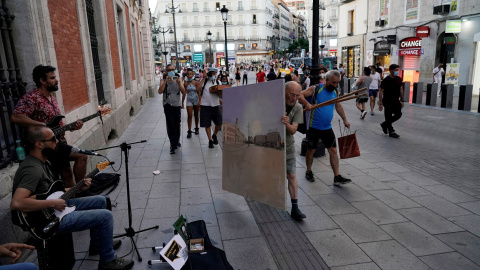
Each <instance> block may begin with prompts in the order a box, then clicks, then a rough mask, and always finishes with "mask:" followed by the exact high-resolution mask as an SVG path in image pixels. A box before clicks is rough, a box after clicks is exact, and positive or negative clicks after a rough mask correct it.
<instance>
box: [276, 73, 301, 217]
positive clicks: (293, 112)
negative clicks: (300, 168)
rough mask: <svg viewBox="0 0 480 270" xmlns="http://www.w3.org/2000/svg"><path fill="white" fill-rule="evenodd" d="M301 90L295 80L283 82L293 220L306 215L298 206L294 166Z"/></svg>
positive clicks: (299, 120)
mask: <svg viewBox="0 0 480 270" xmlns="http://www.w3.org/2000/svg"><path fill="white" fill-rule="evenodd" d="M301 92H302V87H301V86H300V84H298V83H296V82H287V83H285V108H286V112H285V115H284V116H282V118H281V120H282V123H283V124H284V125H285V128H286V130H287V132H286V134H287V136H286V138H285V145H286V151H287V153H286V154H287V155H286V158H287V180H288V192H289V193H290V198H291V201H292V212H291V216H292V218H293V219H295V220H302V219H304V218H305V217H306V216H305V214H304V213H302V211H300V209H299V208H298V196H297V194H298V183H297V176H296V174H295V173H296V167H295V163H296V160H295V139H294V138H293V135H295V132H297V127H298V124H302V123H303V109H302V106H301V105H300V104H299V103H298V102H297V100H298V98H299V97H300V93H301Z"/></svg>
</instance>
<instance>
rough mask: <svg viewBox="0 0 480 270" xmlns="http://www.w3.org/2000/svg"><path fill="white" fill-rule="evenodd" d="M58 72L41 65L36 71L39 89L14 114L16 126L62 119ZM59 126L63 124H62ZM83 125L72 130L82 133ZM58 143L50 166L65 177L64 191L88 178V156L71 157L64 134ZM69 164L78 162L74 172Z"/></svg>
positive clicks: (28, 96)
mask: <svg viewBox="0 0 480 270" xmlns="http://www.w3.org/2000/svg"><path fill="white" fill-rule="evenodd" d="M55 70H56V68H54V67H52V66H43V65H38V66H36V67H35V68H34V69H33V81H34V82H35V84H36V85H37V89H35V90H32V91H30V92H28V93H27V94H25V95H24V96H23V97H22V98H21V99H20V100H19V101H18V104H17V107H16V108H15V110H14V111H13V114H12V116H11V120H12V122H13V123H15V124H17V125H20V126H23V127H26V126H32V125H42V126H46V123H49V122H50V121H52V119H53V118H54V117H55V116H57V115H61V113H60V109H59V108H58V103H57V100H56V99H55V97H54V96H53V95H52V92H55V91H58V79H57V77H56V75H55ZM60 126H63V123H62V122H60ZM82 126H83V122H82V121H80V120H78V121H77V124H76V125H75V127H74V128H73V129H72V131H73V130H78V129H81V128H82ZM57 139H58V140H59V141H60V143H59V144H58V146H57V149H56V152H57V154H56V155H54V156H52V158H51V159H50V162H51V163H52V167H53V168H54V169H55V170H57V172H58V173H59V174H60V176H61V177H62V179H63V181H64V182H65V187H71V186H74V185H75V181H74V180H73V175H75V180H76V181H77V182H78V181H80V180H81V179H83V178H84V177H85V174H86V171H87V156H85V155H82V154H78V153H71V149H72V147H71V146H70V145H68V144H67V141H66V140H65V134H64V133H62V134H59V135H58V136H57ZM70 161H75V164H74V165H73V173H72V168H71V167H70Z"/></svg>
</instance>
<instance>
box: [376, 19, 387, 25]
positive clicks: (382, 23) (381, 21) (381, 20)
mask: <svg viewBox="0 0 480 270" xmlns="http://www.w3.org/2000/svg"><path fill="white" fill-rule="evenodd" d="M375 26H380V27H381V26H385V20H384V19H380V20H378V21H375Z"/></svg>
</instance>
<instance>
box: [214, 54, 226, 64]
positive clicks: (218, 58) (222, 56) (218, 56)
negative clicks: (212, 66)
mask: <svg viewBox="0 0 480 270" xmlns="http://www.w3.org/2000/svg"><path fill="white" fill-rule="evenodd" d="M215 59H216V63H217V67H220V66H224V65H225V53H223V52H217V53H215Z"/></svg>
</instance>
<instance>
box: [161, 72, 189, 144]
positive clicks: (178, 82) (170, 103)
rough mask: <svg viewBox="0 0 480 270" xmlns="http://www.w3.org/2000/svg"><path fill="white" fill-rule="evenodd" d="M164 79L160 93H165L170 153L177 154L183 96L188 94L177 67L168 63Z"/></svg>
mask: <svg viewBox="0 0 480 270" xmlns="http://www.w3.org/2000/svg"><path fill="white" fill-rule="evenodd" d="M166 73H167V74H165V75H164V80H162V81H161V82H160V87H159V88H158V93H159V94H160V95H161V94H163V111H164V113H165V121H166V124H167V135H168V139H169V140H170V154H175V150H177V147H180V146H182V145H181V144H180V132H181V130H180V122H181V114H182V113H181V104H180V103H181V96H180V93H182V94H183V95H185V94H186V92H185V87H184V86H183V80H182V79H181V78H180V76H178V74H176V73H175V67H174V66H173V65H172V64H168V65H167V68H166Z"/></svg>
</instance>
